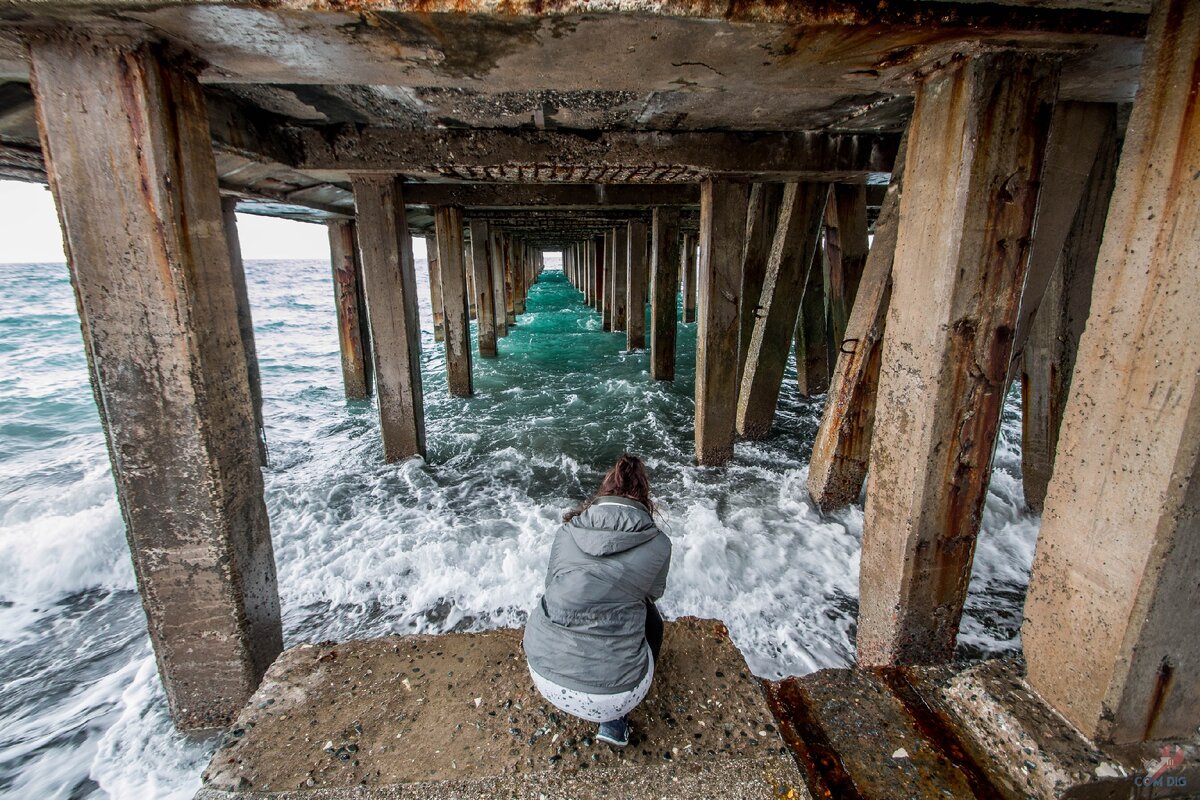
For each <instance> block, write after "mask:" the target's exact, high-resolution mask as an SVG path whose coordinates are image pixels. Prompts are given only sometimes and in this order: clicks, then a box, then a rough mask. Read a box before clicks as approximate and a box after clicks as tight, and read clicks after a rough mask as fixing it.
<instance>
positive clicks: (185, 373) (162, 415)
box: [29, 31, 283, 729]
mask: <svg viewBox="0 0 1200 800" xmlns="http://www.w3.org/2000/svg"><path fill="white" fill-rule="evenodd" d="M57 33H58V34H59V35H58V36H56V37H55V38H54V39H47V40H40V39H39V40H34V41H32V42H31V43H30V45H29V58H30V68H31V78H32V84H33V91H34V95H35V97H36V100H37V113H38V121H39V123H40V124H39V128H40V132H41V139H42V150H43V152H44V153H45V155H46V170H47V178H48V179H49V183H50V188H51V190H52V191H53V193H54V199H55V202H56V204H57V206H58V213H59V218H60V220H61V222H62V227H63V233H64V244H65V246H66V252H67V260H68V263H69V265H70V270H71V283H72V285H73V287H74V289H75V297H76V302H77V304H78V308H79V312H80V319H81V323H82V331H83V341H84V348H85V351H86V354H87V359H88V368H89V371H90V372H91V378H92V388H93V391H94V392H95V395H96V402H97V406H98V407H99V410H100V421H101V423H102V425H103V428H104V433H105V437H106V439H107V442H108V452H109V458H110V459H111V460H112V473H113V479H114V480H115V482H116V486H117V498H118V500H119V502H120V504H121V513H122V516H123V518H124V522H125V529H126V535H127V537H128V539H129V547H130V551H131V554H132V556H133V562H134V568H135V569H134V572H135V574H136V576H137V582H138V588H139V590H140V592H141V596H142V605H143V607H144V609H145V611H146V621H147V624H148V627H149V633H150V641H151V643H152V644H153V646H154V654H155V658H156V660H157V662H158V670H159V674H160V676H161V678H162V683H163V688H164V689H165V690H166V695H167V703H168V706H169V707H170V711H171V716H172V718H173V719H174V720H175V724H176V725H177V726H178V727H180V728H183V729H198V728H215V727H221V726H223V725H226V724H228V723H229V722H230V721H231V720H232V719H233V717H234V715H235V714H236V713H237V711H238V708H239V707H240V706H242V705H243V704H244V703H245V702H246V700H247V699H248V698H249V697H250V695H251V693H252V692H253V691H254V689H255V687H256V686H257V685H258V683H259V680H260V679H261V678H262V675H263V673H264V672H265V671H266V669H267V667H268V666H269V665H270V663H271V662H272V660H274V658H275V656H276V655H278V654H279V652H280V650H281V649H282V638H283V637H282V630H281V627H280V621H279V597H278V593H277V591H276V581H275V560H274V555H273V552H272V548H271V535H270V525H269V522H268V519H267V509H266V506H265V505H264V503H263V483H262V472H261V466H262V464H261V462H260V454H259V448H258V444H257V434H256V430H255V428H256V422H255V416H254V399H253V395H252V394H251V391H250V386H249V381H248V374H249V371H248V369H247V364H246V348H245V345H244V344H243V342H242V327H241V325H239V319H238V299H237V293H236V291H235V290H234V286H233V270H232V268H231V265H230V261H229V247H228V243H227V241H226V238H225V226H224V225H223V224H222V217H221V198H220V196H219V195H218V190H217V171H216V163H215V161H214V158H213V151H212V145H211V134H210V133H209V126H208V116H207V114H206V111H205V102H204V93H203V91H202V90H201V88H200V84H199V82H198V81H197V78H196V72H195V66H194V65H193V64H191V63H187V62H183V63H180V62H170V61H167V60H166V59H165V58H164V57H162V56H161V55H160V53H159V51H158V50H157V49H156V48H153V47H151V46H148V45H136V44H132V43H116V44H110V43H107V42H103V41H98V40H95V39H84V38H82V37H79V38H76V37H74V36H72V35H70V34H69V33H65V32H63V31H58V32H57Z"/></svg>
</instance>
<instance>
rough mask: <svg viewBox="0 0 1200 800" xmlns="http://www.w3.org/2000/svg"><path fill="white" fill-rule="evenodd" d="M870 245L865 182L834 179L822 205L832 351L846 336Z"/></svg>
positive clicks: (836, 349)
mask: <svg viewBox="0 0 1200 800" xmlns="http://www.w3.org/2000/svg"><path fill="white" fill-rule="evenodd" d="M869 247H870V244H869V241H868V239H867V187H866V185H864V184H861V183H858V184H848V183H835V184H834V185H833V191H832V192H831V193H830V196H829V203H828V204H827V205H826V207H825V258H826V265H827V266H828V269H829V287H828V301H829V326H830V327H831V328H832V329H833V346H834V352H835V353H836V352H838V351H839V350H840V349H841V346H842V340H843V339H845V338H846V324H847V322H848V321H849V319H850V309H851V308H852V307H853V305H854V297H855V295H856V294H857V293H858V284H859V281H860V280H862V274H863V268H864V267H865V266H866V263H867V250H868V249H869ZM835 362H836V359H835Z"/></svg>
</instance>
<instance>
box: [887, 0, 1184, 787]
mask: <svg viewBox="0 0 1200 800" xmlns="http://www.w3.org/2000/svg"><path fill="white" fill-rule="evenodd" d="M1147 42H1148V46H1147V51H1146V58H1145V62H1144V63H1143V66H1142V79H1141V88H1140V89H1139V90H1138V95H1137V99H1136V100H1135V101H1134V105H1133V110H1132V113H1131V115H1130V119H1129V126H1128V129H1127V131H1126V136H1125V144H1124V147H1123V149H1122V152H1121V160H1120V165H1119V166H1118V168H1117V177H1116V188H1115V189H1114V191H1113V193H1112V203H1111V204H1110V206H1109V209H1108V217H1107V224H1106V225H1105V227H1104V238H1103V242H1102V244H1101V246H1100V253H1099V259H1098V261H1097V264H1096V278H1095V288H1094V291H1093V293H1092V298H1091V315H1090V320H1091V321H1090V322H1089V323H1088V325H1087V328H1086V330H1085V331H1084V333H1083V336H1082V338H1081V339H1080V342H1079V353H1078V356H1077V358H1076V361H1075V374H1074V378H1073V379H1072V383H1071V392H1070V394H1069V395H1068V398H1067V405H1066V410H1065V412H1064V414H1063V422H1062V430H1061V433H1060V434H1059V439H1058V454H1057V456H1056V458H1055V462H1054V477H1053V479H1052V480H1051V481H1050V489H1049V493H1048V494H1047V497H1046V507H1045V511H1044V513H1043V515H1042V527H1041V532H1040V535H1039V538H1038V543H1037V555H1036V557H1035V559H1034V564H1033V574H1032V575H1031V577H1030V584H1029V597H1028V599H1027V601H1026V606H1025V622H1024V625H1023V626H1022V629H1021V635H1022V641H1023V643H1024V648H1025V657H1026V659H1027V661H1028V664H1029V682H1030V684H1031V685H1032V686H1033V687H1034V688H1035V689H1036V690H1037V691H1038V692H1039V693H1041V695H1042V696H1043V697H1045V698H1046V699H1047V700H1048V701H1049V702H1050V703H1051V704H1052V705H1053V706H1054V707H1055V708H1056V709H1058V710H1059V711H1060V712H1061V713H1062V714H1063V715H1064V716H1065V717H1066V718H1067V719H1068V720H1070V721H1071V723H1072V724H1074V725H1075V726H1076V727H1077V728H1078V729H1079V730H1081V731H1082V732H1083V733H1084V734H1085V735H1087V736H1089V737H1092V738H1096V739H1099V740H1102V741H1112V742H1138V741H1143V740H1149V739H1157V738H1174V737H1178V738H1180V739H1183V738H1187V739H1193V738H1194V737H1195V734H1196V725H1197V720H1200V638H1198V637H1197V636H1195V631H1197V630H1200V592H1197V591H1196V576H1197V574H1198V570H1200V536H1198V535H1197V532H1198V517H1197V509H1198V508H1200V468H1198V467H1200V401H1198V398H1200V383H1198V376H1200V338H1197V336H1196V330H1195V323H1196V318H1197V317H1196V308H1197V304H1198V303H1200V270H1198V269H1197V267H1196V265H1197V263H1198V262H1200V242H1198V240H1197V238H1196V231H1197V230H1198V229H1200V180H1198V179H1197V177H1196V176H1197V175H1200V126H1198V124H1197V121H1198V120H1200V113H1198V112H1200V108H1198V106H1197V104H1198V103H1200V98H1198V97H1197V91H1196V89H1197V86H1200V6H1197V5H1196V3H1194V2H1188V0H1166V1H1165V2H1161V3H1158V4H1156V6H1155V10H1154V12H1153V15H1152V17H1151V23H1150V30H1149V34H1148V38H1147ZM888 324H889V325H890V324H891V320H890V319H889V322H888ZM889 333H890V331H889ZM873 481H874V478H872V482H873ZM1064 634H1066V635H1064ZM1189 789H1191V790H1192V791H1194V787H1189Z"/></svg>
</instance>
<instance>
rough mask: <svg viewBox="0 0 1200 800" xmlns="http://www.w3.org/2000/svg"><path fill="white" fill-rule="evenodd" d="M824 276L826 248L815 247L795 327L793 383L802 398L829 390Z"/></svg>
mask: <svg viewBox="0 0 1200 800" xmlns="http://www.w3.org/2000/svg"><path fill="white" fill-rule="evenodd" d="M824 273H825V248H824V247H818V248H817V252H815V253H814V254H813V262H812V265H811V266H810V267H809V269H808V275H807V276H806V280H805V282H804V290H803V291H804V294H803V296H802V298H801V300H800V319H799V321H798V322H797V324H796V382H797V383H798V384H799V388H800V394H801V396H803V397H814V396H816V395H818V394H821V393H822V392H824V391H826V390H827V389H828V388H829V348H828V345H827V343H826V338H827V331H828V328H827V326H826V324H825V276H824Z"/></svg>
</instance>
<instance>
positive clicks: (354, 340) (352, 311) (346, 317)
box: [329, 220, 373, 400]
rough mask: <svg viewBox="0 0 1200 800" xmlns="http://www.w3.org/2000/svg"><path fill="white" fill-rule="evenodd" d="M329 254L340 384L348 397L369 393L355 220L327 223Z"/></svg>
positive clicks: (361, 397)
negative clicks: (335, 314)
mask: <svg viewBox="0 0 1200 800" xmlns="http://www.w3.org/2000/svg"><path fill="white" fill-rule="evenodd" d="M329 255H330V261H331V262H332V264H333V305H334V308H335V309H336V311H337V323H338V346H339V349H340V350H341V354H342V384H343V385H344V386H345V389H346V399H347V400H365V399H367V398H368V397H370V395H371V383H372V377H373V376H372V370H371V332H370V330H369V328H368V327H367V314H366V294H365V292H364V291H363V287H362V265H361V264H360V263H359V260H358V237H357V235H356V234H355V228H354V223H353V222H350V221H348V220H342V221H337V222H330V223H329Z"/></svg>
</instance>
